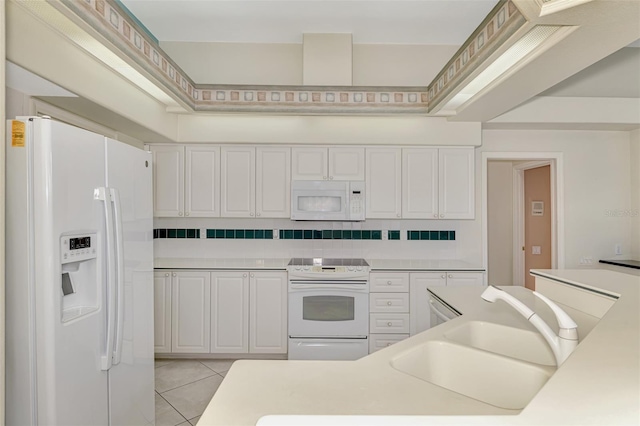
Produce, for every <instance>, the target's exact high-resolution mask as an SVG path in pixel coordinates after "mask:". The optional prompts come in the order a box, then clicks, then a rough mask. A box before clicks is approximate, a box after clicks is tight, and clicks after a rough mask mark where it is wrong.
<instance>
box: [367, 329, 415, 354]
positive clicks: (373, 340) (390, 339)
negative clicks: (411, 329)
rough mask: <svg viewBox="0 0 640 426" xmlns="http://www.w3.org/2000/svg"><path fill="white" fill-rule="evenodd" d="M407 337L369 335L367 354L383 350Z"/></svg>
mask: <svg viewBox="0 0 640 426" xmlns="http://www.w3.org/2000/svg"><path fill="white" fill-rule="evenodd" d="M407 337H409V335H408V334H371V335H369V353H370V354H372V353H374V352H375V351H379V350H380V349H384V348H386V347H389V346H391V345H393V344H394V343H398V342H399V341H401V340H404V339H406V338H407Z"/></svg>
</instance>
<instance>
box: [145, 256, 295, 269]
mask: <svg viewBox="0 0 640 426" xmlns="http://www.w3.org/2000/svg"><path fill="white" fill-rule="evenodd" d="M290 260H291V259H289V258H286V259H278V258H275V259H269V258H262V259H258V258H248V259H247V258H245V259H219V258H216V259H206V258H156V259H154V262H153V266H154V268H156V269H243V270H246V269H275V270H286V269H287V265H288V264H289V261H290Z"/></svg>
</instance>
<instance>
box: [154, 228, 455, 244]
mask: <svg viewBox="0 0 640 426" xmlns="http://www.w3.org/2000/svg"><path fill="white" fill-rule="evenodd" d="M400 232H401V231H399V230H388V231H387V236H388V239H389V240H392V241H398V240H400ZM406 232H407V240H409V241H427V240H428V241H455V239H456V231H432V230H408V231H406ZM382 234H383V231H382V230H379V229H374V230H370V229H364V230H360V229H354V230H349V229H345V230H340V229H280V230H279V231H278V235H277V238H279V239H281V240H376V241H380V240H382ZM204 237H205V238H207V239H235V240H271V239H273V237H274V235H273V230H272V229H207V230H206V231H205V234H204ZM153 238H154V239H164V238H171V239H173V238H188V239H197V238H200V229H193V228H180V229H173V228H171V229H154V230H153Z"/></svg>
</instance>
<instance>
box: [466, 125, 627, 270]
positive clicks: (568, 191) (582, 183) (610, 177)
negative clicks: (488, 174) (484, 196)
mask: <svg viewBox="0 0 640 426" xmlns="http://www.w3.org/2000/svg"><path fill="white" fill-rule="evenodd" d="M478 151H480V152H487V151H502V152H509V151H541V152H561V153H562V155H563V163H564V184H565V185H564V198H565V203H564V227H565V234H564V237H565V267H566V268H576V267H579V258H580V257H591V258H593V259H594V261H596V262H597V260H598V259H609V258H613V257H615V252H614V248H615V245H616V244H621V246H622V250H623V253H625V254H627V256H628V254H629V253H630V250H631V239H632V236H631V235H630V233H629V229H630V226H631V218H630V217H628V216H627V217H625V216H624V215H618V214H617V213H616V212H619V211H625V210H628V209H629V208H630V197H629V194H630V181H631V177H630V160H629V153H630V143H629V133H628V132H612V131H568V130H567V131H560V130H484V131H483V145H482V147H480V148H479V149H478ZM479 157H480V156H479V155H476V161H477V162H476V164H477V165H478V167H477V168H478V170H480V167H481V165H480V158H479ZM480 176H481V175H477V180H478V181H479V180H480ZM476 183H478V182H476ZM478 194H479V193H478ZM478 199H480V195H478ZM478 204H479V203H478ZM477 207H479V206H477ZM478 217H479V215H478Z"/></svg>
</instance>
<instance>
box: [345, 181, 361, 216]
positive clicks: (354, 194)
mask: <svg viewBox="0 0 640 426" xmlns="http://www.w3.org/2000/svg"><path fill="white" fill-rule="evenodd" d="M349 210H350V218H351V220H364V182H351V185H350V188H349Z"/></svg>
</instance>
